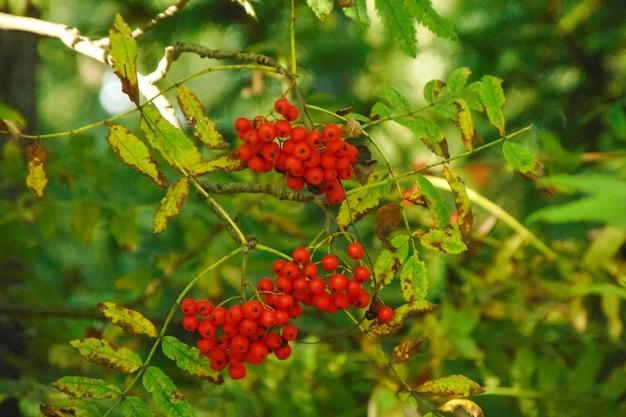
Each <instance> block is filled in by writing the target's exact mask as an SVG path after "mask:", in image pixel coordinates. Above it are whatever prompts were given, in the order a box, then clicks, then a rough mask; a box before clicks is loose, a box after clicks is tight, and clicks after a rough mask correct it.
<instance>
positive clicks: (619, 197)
mask: <svg viewBox="0 0 626 417" xmlns="http://www.w3.org/2000/svg"><path fill="white" fill-rule="evenodd" d="M623 187H626V184H624V185H623ZM624 213H626V196H624V193H623V192H620V191H619V190H616V195H611V194H604V193H600V194H596V195H592V196H589V197H581V198H579V199H577V200H575V201H572V202H570V203H565V204H560V205H558V206H551V207H546V208H543V209H539V210H537V211H535V212H534V213H532V214H531V215H530V216H528V222H529V223H534V222H537V221H544V222H548V223H561V224H562V223H573V222H597V223H606V224H608V225H613V226H618V227H626V216H624Z"/></svg>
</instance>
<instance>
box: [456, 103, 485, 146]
mask: <svg viewBox="0 0 626 417" xmlns="http://www.w3.org/2000/svg"><path fill="white" fill-rule="evenodd" d="M453 103H454V105H455V106H456V108H457V113H456V118H455V119H454V123H455V124H456V125H457V126H458V127H459V130H460V131H461V141H462V142H463V145H464V146H465V148H466V149H467V150H470V151H471V150H473V149H474V145H475V144H477V143H480V136H479V135H478V133H477V132H476V129H475V128H474V119H473V118H472V111H471V110H470V108H469V105H468V104H467V102H466V101H465V100H463V99H462V98H459V99H456V100H454V101H453Z"/></svg>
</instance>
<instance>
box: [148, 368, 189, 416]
mask: <svg viewBox="0 0 626 417" xmlns="http://www.w3.org/2000/svg"><path fill="white" fill-rule="evenodd" d="M142 382H143V386H144V388H145V389H146V391H148V393H149V394H150V395H151V396H152V399H153V400H154V402H155V404H156V405H157V406H158V407H159V409H161V411H163V413H164V414H165V415H166V416H169V417H187V416H192V415H193V413H192V412H191V405H190V404H189V402H187V400H185V398H184V397H183V395H182V394H181V393H180V391H179V390H178V388H177V387H176V385H174V383H173V382H172V380H171V379H170V378H169V377H168V376H167V375H165V374H164V373H163V371H161V370H160V369H159V368H157V367H154V366H149V367H148V368H147V369H146V371H145V372H144V374H143V377H142Z"/></svg>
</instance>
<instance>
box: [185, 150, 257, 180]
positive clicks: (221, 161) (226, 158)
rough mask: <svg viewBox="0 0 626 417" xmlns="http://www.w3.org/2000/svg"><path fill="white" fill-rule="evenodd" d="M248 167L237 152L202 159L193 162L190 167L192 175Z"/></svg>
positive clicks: (238, 169)
mask: <svg viewBox="0 0 626 417" xmlns="http://www.w3.org/2000/svg"><path fill="white" fill-rule="evenodd" d="M245 168H246V163H245V162H244V161H242V160H241V159H239V158H238V157H237V154H236V153H233V152H228V153H223V154H221V155H217V156H216V157H215V158H212V159H209V160H208V161H206V160H202V161H199V162H196V163H195V164H193V165H192V166H191V167H190V169H189V174H191V175H196V176H197V175H202V174H206V173H207V172H213V171H224V172H233V171H241V170H242V169H245Z"/></svg>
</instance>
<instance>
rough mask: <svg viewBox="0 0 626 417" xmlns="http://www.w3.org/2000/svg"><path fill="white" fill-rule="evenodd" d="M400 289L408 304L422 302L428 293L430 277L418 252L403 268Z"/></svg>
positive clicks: (415, 252)
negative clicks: (416, 301)
mask: <svg viewBox="0 0 626 417" xmlns="http://www.w3.org/2000/svg"><path fill="white" fill-rule="evenodd" d="M400 289H401V290H402V296H403V297H404V299H405V300H406V301H407V302H412V301H415V300H422V299H424V298H426V294H427V293H428V276H427V275H426V264H425V263H424V261H422V260H421V259H420V257H419V254H418V253H417V251H413V256H410V257H409V259H407V261H406V262H405V263H404V265H403V266H402V270H401V271H400Z"/></svg>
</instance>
